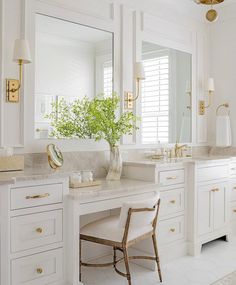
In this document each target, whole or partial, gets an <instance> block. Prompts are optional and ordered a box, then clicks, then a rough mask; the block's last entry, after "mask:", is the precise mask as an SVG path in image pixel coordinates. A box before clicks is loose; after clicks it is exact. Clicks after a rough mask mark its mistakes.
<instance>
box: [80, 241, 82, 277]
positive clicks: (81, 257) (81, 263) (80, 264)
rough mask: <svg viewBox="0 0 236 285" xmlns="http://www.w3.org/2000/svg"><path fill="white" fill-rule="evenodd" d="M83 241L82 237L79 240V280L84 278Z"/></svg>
mask: <svg viewBox="0 0 236 285" xmlns="http://www.w3.org/2000/svg"><path fill="white" fill-rule="evenodd" d="M81 251H82V241H81V239H80V240H79V281H80V282H81V280H82V272H81V270H82V252H81Z"/></svg>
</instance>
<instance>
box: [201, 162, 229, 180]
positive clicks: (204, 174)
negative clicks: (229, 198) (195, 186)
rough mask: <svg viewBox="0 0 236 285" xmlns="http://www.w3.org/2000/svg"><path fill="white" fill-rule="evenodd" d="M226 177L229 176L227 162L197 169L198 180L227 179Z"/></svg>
mask: <svg viewBox="0 0 236 285" xmlns="http://www.w3.org/2000/svg"><path fill="white" fill-rule="evenodd" d="M228 177H229V167H228V164H224V165H216V166H210V167H201V168H198V169H197V181H198V182H205V181H211V180H219V179H228Z"/></svg>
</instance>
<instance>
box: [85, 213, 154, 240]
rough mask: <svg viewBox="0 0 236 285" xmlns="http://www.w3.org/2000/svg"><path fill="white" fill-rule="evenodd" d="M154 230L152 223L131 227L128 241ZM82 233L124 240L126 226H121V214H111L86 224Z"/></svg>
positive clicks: (106, 238)
mask: <svg viewBox="0 0 236 285" xmlns="http://www.w3.org/2000/svg"><path fill="white" fill-rule="evenodd" d="M152 230H153V227H152V225H151V224H150V225H147V226H145V227H140V228H138V227H130V229H129V235H128V241H131V240H134V239H136V238H138V237H141V236H142V235H144V234H147V233H149V232H151V231H152ZM80 234H82V235H86V236H90V237H96V238H100V239H105V240H110V241H115V242H122V239H123V235H124V228H121V227H120V216H110V217H107V218H104V219H101V220H98V221H95V222H92V223H90V224H88V225H86V226H84V227H83V228H82V229H81V230H80Z"/></svg>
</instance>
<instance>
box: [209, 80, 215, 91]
mask: <svg viewBox="0 0 236 285" xmlns="http://www.w3.org/2000/svg"><path fill="white" fill-rule="evenodd" d="M208 91H215V83H214V79H213V78H209V79H208Z"/></svg>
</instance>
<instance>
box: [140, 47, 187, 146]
mask: <svg viewBox="0 0 236 285" xmlns="http://www.w3.org/2000/svg"><path fill="white" fill-rule="evenodd" d="M142 60H143V65H144V70H145V78H146V79H145V80H144V81H143V82H142V102H141V117H142V128H141V140H142V143H143V144H158V143H175V142H176V141H178V142H180V143H189V142H191V140H192V139H191V85H192V84H191V77H192V75H191V69H192V66H191V54H188V53H186V52H181V51H178V50H174V49H170V48H166V47H162V46H159V45H156V44H153V43H149V42H143V44H142Z"/></svg>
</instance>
